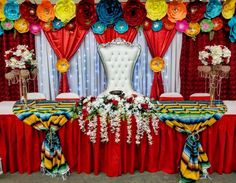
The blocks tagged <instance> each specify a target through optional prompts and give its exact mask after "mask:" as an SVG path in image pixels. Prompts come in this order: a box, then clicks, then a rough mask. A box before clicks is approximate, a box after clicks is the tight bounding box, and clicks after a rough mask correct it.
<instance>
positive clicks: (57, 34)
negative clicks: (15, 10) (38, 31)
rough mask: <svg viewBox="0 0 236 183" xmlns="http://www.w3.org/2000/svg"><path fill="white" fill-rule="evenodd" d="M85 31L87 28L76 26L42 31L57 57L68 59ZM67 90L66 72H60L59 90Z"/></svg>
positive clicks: (79, 43)
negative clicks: (67, 28) (72, 28)
mask: <svg viewBox="0 0 236 183" xmlns="http://www.w3.org/2000/svg"><path fill="white" fill-rule="evenodd" d="M87 32H88V30H83V29H81V28H80V27H78V26H76V28H75V29H74V30H73V31H68V30H66V29H65V28H62V29H60V30H57V31H48V32H44V34H45V35H46V37H47V39H48V41H49V43H50V45H51V46H52V48H53V50H54V51H55V53H56V55H57V57H58V58H59V59H62V58H65V59H67V60H68V61H70V59H71V58H72V56H73V55H74V54H75V53H76V51H77V50H78V48H79V47H80V45H81V43H82V41H83V40H84V37H85V35H86V34H87ZM68 91H69V84H68V78H67V73H62V74H61V81H60V88H59V92H60V93H62V92H68Z"/></svg>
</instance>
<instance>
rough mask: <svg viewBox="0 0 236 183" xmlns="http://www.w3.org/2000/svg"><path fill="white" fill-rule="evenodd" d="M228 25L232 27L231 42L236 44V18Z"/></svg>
mask: <svg viewBox="0 0 236 183" xmlns="http://www.w3.org/2000/svg"><path fill="white" fill-rule="evenodd" d="M228 25H229V27H230V32H229V40H230V41H231V42H233V43H234V42H235V41H236V16H234V17H233V18H231V20H230V21H229V22H228Z"/></svg>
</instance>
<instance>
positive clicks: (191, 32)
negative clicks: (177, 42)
mask: <svg viewBox="0 0 236 183" xmlns="http://www.w3.org/2000/svg"><path fill="white" fill-rule="evenodd" d="M200 30H201V29H200V25H199V23H197V22H190V23H189V27H188V29H187V30H186V31H185V34H186V35H187V36H190V37H192V38H195V37H196V36H197V35H198V34H199V33H200Z"/></svg>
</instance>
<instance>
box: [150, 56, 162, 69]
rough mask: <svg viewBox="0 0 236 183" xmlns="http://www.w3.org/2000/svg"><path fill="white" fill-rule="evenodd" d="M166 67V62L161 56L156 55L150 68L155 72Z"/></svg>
mask: <svg viewBox="0 0 236 183" xmlns="http://www.w3.org/2000/svg"><path fill="white" fill-rule="evenodd" d="M164 67H165V62H164V60H163V59H162V58H161V57H155V58H153V59H152V60H151V62H150V68H151V70H152V71H153V72H160V71H161V70H162V69H164Z"/></svg>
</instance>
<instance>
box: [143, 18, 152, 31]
mask: <svg viewBox="0 0 236 183" xmlns="http://www.w3.org/2000/svg"><path fill="white" fill-rule="evenodd" d="M151 28H152V21H151V20H150V19H149V18H146V19H145V20H144V23H143V29H144V30H150V29H151Z"/></svg>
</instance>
